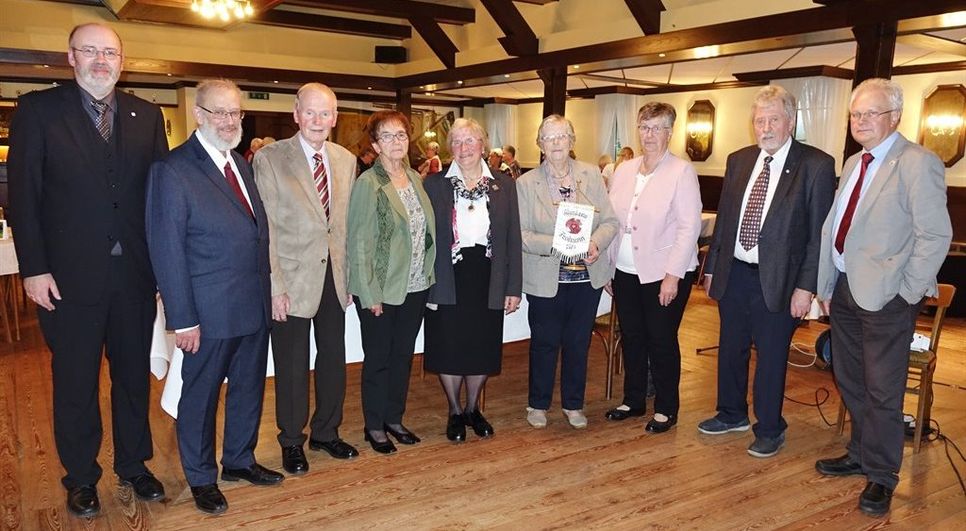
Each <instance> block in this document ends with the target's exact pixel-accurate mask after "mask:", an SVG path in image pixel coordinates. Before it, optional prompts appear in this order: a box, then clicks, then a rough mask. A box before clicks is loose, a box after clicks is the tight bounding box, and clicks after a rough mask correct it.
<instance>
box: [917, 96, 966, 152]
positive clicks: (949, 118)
mask: <svg viewBox="0 0 966 531" xmlns="http://www.w3.org/2000/svg"><path fill="white" fill-rule="evenodd" d="M964 116H966V87H963V86H962V85H939V86H938V87H936V89H935V90H933V91H932V93H930V94H929V95H928V96H926V99H925V100H923V103H922V119H921V122H920V124H919V143H920V144H921V145H922V146H923V147H925V148H926V149H928V150H930V151H932V152H933V153H935V154H936V155H939V158H941V159H942V160H943V162H944V163H945V164H946V167H947V168H951V167H952V166H953V164H956V163H957V162H959V160H960V159H962V158H963V148H964V146H966V127H964V124H963V117H964Z"/></svg>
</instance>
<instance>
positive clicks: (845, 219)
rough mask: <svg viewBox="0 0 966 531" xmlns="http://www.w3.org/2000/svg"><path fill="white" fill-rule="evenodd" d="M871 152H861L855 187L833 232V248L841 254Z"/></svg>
mask: <svg viewBox="0 0 966 531" xmlns="http://www.w3.org/2000/svg"><path fill="white" fill-rule="evenodd" d="M874 158H875V157H873V156H872V153H863V154H862V169H860V170H859V178H858V180H857V181H855V188H852V195H850V196H849V204H848V205H846V207H845V213H844V214H842V221H840V222H839V231H838V232H837V233H836V234H835V250H836V251H838V252H839V254H842V252H843V251H844V250H845V236H846V235H847V234H848V233H849V227H851V226H852V216H853V215H855V207H856V205H858V204H859V196H861V195H862V183H863V182H864V181H865V171H866V170H868V169H869V164H870V163H871V162H872V159H874Z"/></svg>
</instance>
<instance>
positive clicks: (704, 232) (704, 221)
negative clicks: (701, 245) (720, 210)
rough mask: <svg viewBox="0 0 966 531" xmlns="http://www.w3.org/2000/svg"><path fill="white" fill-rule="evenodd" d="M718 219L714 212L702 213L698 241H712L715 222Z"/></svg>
mask: <svg viewBox="0 0 966 531" xmlns="http://www.w3.org/2000/svg"><path fill="white" fill-rule="evenodd" d="M716 219H718V214H716V213H714V212H702V213H701V233H700V234H698V241H699V242H701V241H705V240H710V239H711V236H712V235H713V234H714V222H715V220H716Z"/></svg>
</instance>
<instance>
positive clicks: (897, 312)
mask: <svg viewBox="0 0 966 531" xmlns="http://www.w3.org/2000/svg"><path fill="white" fill-rule="evenodd" d="M921 309H922V301H919V302H918V303H916V304H909V303H908V302H906V301H905V299H903V298H902V297H900V296H899V295H896V296H895V298H894V299H892V300H891V301H889V302H888V303H887V304H886V305H885V306H883V307H882V309H880V310H877V311H869V310H863V309H862V308H861V307H859V305H858V304H857V303H856V302H855V299H853V298H852V291H851V290H850V289H849V281H848V279H847V278H846V276H845V274H841V273H840V274H839V278H838V281H837V282H836V284H835V291H834V292H833V294H832V307H831V315H830V316H829V319H830V322H831V325H832V355H833V356H834V358H833V362H832V368H833V371H834V373H835V383H836V385H838V388H839V393H841V395H842V400H844V401H845V407H846V408H848V410H849V414H850V415H851V417H852V429H851V433H852V437H851V439H850V440H849V443H848V451H849V455H850V456H851V457H852V458H853V459H855V460H856V461H858V462H860V463H862V471H863V472H864V473H865V474H866V476H867V477H868V479H869V481H874V482H876V483H879V484H882V485H885V486H887V487H889V488H893V489H894V488H895V487H896V485H897V484H898V483H899V467H900V466H901V465H902V445H903V437H904V436H905V435H904V433H903V431H904V427H903V424H902V400H903V396H904V394H905V389H906V375H907V372H908V367H909V343H910V342H911V341H912V334H913V332H914V331H915V328H916V316H918V315H919V311H920V310H921Z"/></svg>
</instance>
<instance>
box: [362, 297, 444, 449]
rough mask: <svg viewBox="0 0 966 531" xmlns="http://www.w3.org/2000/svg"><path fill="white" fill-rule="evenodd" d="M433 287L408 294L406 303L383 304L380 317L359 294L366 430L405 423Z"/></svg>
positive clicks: (363, 403) (363, 405) (363, 404)
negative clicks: (415, 358) (419, 340)
mask: <svg viewBox="0 0 966 531" xmlns="http://www.w3.org/2000/svg"><path fill="white" fill-rule="evenodd" d="M428 296H429V290H423V291H417V292H415V293H409V294H407V295H406V299H405V300H404V301H403V303H402V304H400V305H398V306H396V305H392V304H383V305H382V315H380V316H378V317H376V316H375V315H373V314H372V311H370V310H369V308H363V307H362V304H361V303H360V301H359V298H358V297H355V303H356V312H358V314H359V327H360V329H361V333H362V351H363V353H364V355H365V358H364V359H363V360H362V414H363V416H364V417H365V422H366V429H367V430H369V431H374V430H382V429H383V427H384V425H385V424H402V418H403V414H404V413H405V412H406V397H407V395H408V394H409V373H410V370H411V369H412V364H413V351H414V350H415V348H416V336H418V335H419V327H420V325H421V324H422V322H423V312H424V311H425V310H426V299H427V298H428Z"/></svg>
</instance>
